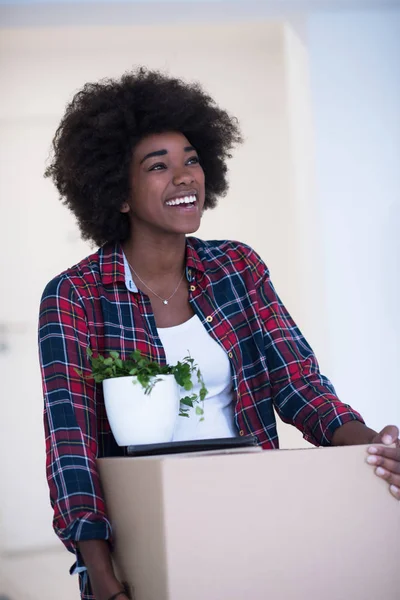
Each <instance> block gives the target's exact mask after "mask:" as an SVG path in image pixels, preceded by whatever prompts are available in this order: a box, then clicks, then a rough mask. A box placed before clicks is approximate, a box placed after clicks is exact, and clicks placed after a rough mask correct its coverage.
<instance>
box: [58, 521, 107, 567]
mask: <svg viewBox="0 0 400 600" xmlns="http://www.w3.org/2000/svg"><path fill="white" fill-rule="evenodd" d="M68 537H69V540H68V543H66V546H67V548H68V550H70V551H71V552H74V553H75V557H76V561H75V563H74V564H73V565H72V567H71V568H70V571H69V572H70V574H71V575H75V574H79V573H82V572H83V571H86V567H85V563H84V562H83V558H82V555H81V553H80V551H79V548H78V544H77V542H82V541H86V540H108V541H109V542H110V543H111V525H110V523H109V521H107V520H98V521H93V520H90V519H89V518H81V519H78V520H76V521H75V523H74V524H73V526H72V527H71V529H70V531H69V536H68Z"/></svg>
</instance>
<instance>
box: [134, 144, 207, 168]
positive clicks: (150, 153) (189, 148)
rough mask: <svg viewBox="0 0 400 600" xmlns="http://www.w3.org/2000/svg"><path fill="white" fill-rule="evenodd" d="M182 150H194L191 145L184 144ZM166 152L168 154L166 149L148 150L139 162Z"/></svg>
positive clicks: (163, 154)
mask: <svg viewBox="0 0 400 600" xmlns="http://www.w3.org/2000/svg"><path fill="white" fill-rule="evenodd" d="M183 150H184V151H185V152H193V151H194V152H195V149H194V148H193V146H186V147H185V148H184V149H183ZM166 154H168V150H154V152H149V154H146V156H145V157H144V158H142V160H141V161H140V164H142V163H144V161H145V160H147V159H148V158H153V157H154V156H165V155H166Z"/></svg>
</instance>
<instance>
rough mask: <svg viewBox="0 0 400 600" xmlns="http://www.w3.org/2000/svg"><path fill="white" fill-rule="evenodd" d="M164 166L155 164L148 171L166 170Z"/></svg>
mask: <svg viewBox="0 0 400 600" xmlns="http://www.w3.org/2000/svg"><path fill="white" fill-rule="evenodd" d="M166 168H167V167H166V165H165V164H164V163H156V164H154V165H151V167H150V169H149V171H161V170H162V169H166Z"/></svg>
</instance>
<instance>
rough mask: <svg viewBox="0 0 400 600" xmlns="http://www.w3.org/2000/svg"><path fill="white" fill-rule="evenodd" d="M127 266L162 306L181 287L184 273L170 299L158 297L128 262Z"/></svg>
mask: <svg viewBox="0 0 400 600" xmlns="http://www.w3.org/2000/svg"><path fill="white" fill-rule="evenodd" d="M128 265H129V267H130V269H131V271H132V273H134V274H135V275H136V277H137V278H138V279H139V281H140V282H141V283H143V285H144V286H145V287H146V288H147V289H148V290H149V291H150V292H151V293H152V294H154V295H155V296H157V298H159V299H160V300H161V301H162V303H163V304H168V302H169V301H170V300H171V298H173V297H174V296H175V294H176V292H177V291H178V288H179V286H180V285H181V283H182V279H183V276H184V275H185V271H183V273H182V277H181V278H180V280H179V282H178V285H177V286H176V288H175V289H174V291H173V292H172V294H171V295H170V297H169V298H162V297H161V296H159V295H158V294H157V292H155V291H154V290H152V289H151V287H149V286H148V285H147V283H145V282H144V281H143V279H142V278H141V277H140V276H139V275H138V274H137V273H136V271H135V269H134V268H133V267H132V265H131V263H130V262H129V261H128Z"/></svg>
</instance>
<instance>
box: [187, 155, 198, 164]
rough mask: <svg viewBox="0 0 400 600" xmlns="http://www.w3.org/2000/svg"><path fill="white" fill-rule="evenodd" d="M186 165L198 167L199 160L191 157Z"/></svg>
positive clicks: (196, 157)
mask: <svg viewBox="0 0 400 600" xmlns="http://www.w3.org/2000/svg"><path fill="white" fill-rule="evenodd" d="M186 164H187V165H199V164H200V159H199V157H198V156H192V157H191V158H189V160H188V161H187V163H186Z"/></svg>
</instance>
